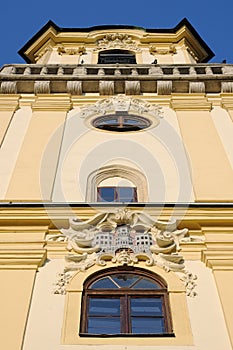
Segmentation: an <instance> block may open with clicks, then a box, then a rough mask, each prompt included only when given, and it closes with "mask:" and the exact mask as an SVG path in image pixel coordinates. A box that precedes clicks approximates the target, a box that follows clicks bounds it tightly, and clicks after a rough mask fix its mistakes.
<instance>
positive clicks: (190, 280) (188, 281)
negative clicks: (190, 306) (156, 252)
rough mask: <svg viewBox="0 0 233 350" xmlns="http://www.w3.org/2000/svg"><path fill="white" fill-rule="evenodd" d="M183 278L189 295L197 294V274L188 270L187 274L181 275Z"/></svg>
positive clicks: (192, 296)
mask: <svg viewBox="0 0 233 350" xmlns="http://www.w3.org/2000/svg"><path fill="white" fill-rule="evenodd" d="M181 280H182V281H183V282H184V283H185V289H186V294H187V296H189V297H191V298H194V297H195V296H197V292H196V291H195V288H196V286H197V283H196V281H197V276H196V275H193V274H192V273H191V272H188V271H186V272H185V274H184V275H183V276H182V277H181Z"/></svg>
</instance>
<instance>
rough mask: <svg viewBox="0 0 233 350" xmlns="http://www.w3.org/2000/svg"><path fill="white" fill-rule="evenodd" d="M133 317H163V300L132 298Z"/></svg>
mask: <svg viewBox="0 0 233 350" xmlns="http://www.w3.org/2000/svg"><path fill="white" fill-rule="evenodd" d="M130 307H131V315H132V316H162V314H163V311H162V300H161V298H131V300H130Z"/></svg>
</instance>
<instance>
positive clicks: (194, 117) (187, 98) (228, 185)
mask: <svg viewBox="0 0 233 350" xmlns="http://www.w3.org/2000/svg"><path fill="white" fill-rule="evenodd" d="M171 107H172V108H173V109H174V110H175V111H176V114H177V119H178V122H179V126H180V131H181V135H182V138H183V142H184V145H185V147H186V151H187V154H188V157H189V161H190V167H191V174H192V179H193V187H194V193H195V201H197V202H213V201H216V202H220V201H232V200H233V175H232V168H231V165H230V162H229V159H228V157H227V155H226V153H225V150H224V147H223V145H222V142H221V139H220V137H219V134H218V132H217V130H216V127H215V125H214V122H213V120H212V117H211V113H210V110H211V103H210V102H209V101H208V100H207V98H206V96H205V95H204V94H191V95H186V94H183V95H180V94H179V95H178V94H173V95H172V99H171Z"/></svg>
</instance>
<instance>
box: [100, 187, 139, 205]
mask: <svg viewBox="0 0 233 350" xmlns="http://www.w3.org/2000/svg"><path fill="white" fill-rule="evenodd" d="M97 202H118V203H119V202H120V203H121V202H123V203H131V202H137V190H136V187H98V189H97Z"/></svg>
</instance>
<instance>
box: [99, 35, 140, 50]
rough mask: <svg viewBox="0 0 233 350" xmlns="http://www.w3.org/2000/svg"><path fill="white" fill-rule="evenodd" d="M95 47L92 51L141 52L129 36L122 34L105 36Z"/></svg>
mask: <svg viewBox="0 0 233 350" xmlns="http://www.w3.org/2000/svg"><path fill="white" fill-rule="evenodd" d="M96 46H97V47H96V48H95V49H94V51H99V50H109V49H124V50H133V51H141V50H140V49H139V48H138V45H137V43H136V41H134V40H133V39H132V38H131V36H130V35H128V34H124V33H112V34H106V35H105V36H104V37H103V38H102V39H100V40H98V41H97V45H96Z"/></svg>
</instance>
